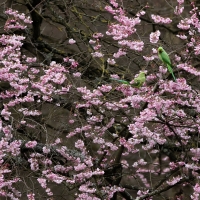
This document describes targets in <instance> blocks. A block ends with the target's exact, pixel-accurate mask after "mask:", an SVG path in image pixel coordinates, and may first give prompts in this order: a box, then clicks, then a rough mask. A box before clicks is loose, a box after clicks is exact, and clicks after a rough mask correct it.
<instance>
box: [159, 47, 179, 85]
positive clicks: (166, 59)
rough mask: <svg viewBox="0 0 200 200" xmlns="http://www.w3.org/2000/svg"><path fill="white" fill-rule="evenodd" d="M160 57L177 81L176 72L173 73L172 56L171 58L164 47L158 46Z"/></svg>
mask: <svg viewBox="0 0 200 200" xmlns="http://www.w3.org/2000/svg"><path fill="white" fill-rule="evenodd" d="M158 57H159V58H160V60H161V61H162V62H163V63H164V64H165V65H166V66H167V69H168V71H169V72H170V73H171V75H172V77H173V79H174V81H176V78H175V76H174V73H173V69H172V64H171V61H170V58H169V56H168V54H167V52H166V51H165V50H164V49H163V48H162V47H159V48H158Z"/></svg>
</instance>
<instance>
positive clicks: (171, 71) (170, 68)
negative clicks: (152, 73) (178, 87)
mask: <svg viewBox="0 0 200 200" xmlns="http://www.w3.org/2000/svg"><path fill="white" fill-rule="evenodd" d="M167 68H168V70H169V72H170V73H171V75H172V77H173V79H174V81H175V82H176V77H175V76H174V72H173V69H172V67H171V66H170V65H167Z"/></svg>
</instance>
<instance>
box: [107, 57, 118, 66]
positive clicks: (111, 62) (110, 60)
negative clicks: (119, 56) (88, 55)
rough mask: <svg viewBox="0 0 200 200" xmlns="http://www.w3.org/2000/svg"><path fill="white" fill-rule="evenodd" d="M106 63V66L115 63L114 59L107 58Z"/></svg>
mask: <svg viewBox="0 0 200 200" xmlns="http://www.w3.org/2000/svg"><path fill="white" fill-rule="evenodd" d="M107 62H108V64H110V65H114V64H115V63H116V62H115V60H114V59H111V58H108V59H107Z"/></svg>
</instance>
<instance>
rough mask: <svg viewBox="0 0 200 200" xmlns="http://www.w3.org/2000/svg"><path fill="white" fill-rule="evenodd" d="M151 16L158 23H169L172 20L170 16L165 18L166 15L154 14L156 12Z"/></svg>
mask: <svg viewBox="0 0 200 200" xmlns="http://www.w3.org/2000/svg"><path fill="white" fill-rule="evenodd" d="M151 18H152V19H153V20H154V22H155V23H158V24H169V23H171V22H172V20H171V19H170V18H168V17H167V18H164V17H161V16H159V15H154V14H152V15H151Z"/></svg>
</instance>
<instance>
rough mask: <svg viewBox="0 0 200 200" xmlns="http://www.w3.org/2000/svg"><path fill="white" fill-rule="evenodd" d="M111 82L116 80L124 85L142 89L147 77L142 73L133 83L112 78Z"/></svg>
mask: <svg viewBox="0 0 200 200" xmlns="http://www.w3.org/2000/svg"><path fill="white" fill-rule="evenodd" d="M111 80H115V81H118V82H120V83H122V84H126V85H130V86H132V87H138V88H139V87H141V86H142V85H143V84H144V82H145V80H146V76H145V72H140V73H139V75H138V77H136V78H134V80H133V81H131V82H128V81H125V80H119V79H115V78H111Z"/></svg>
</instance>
